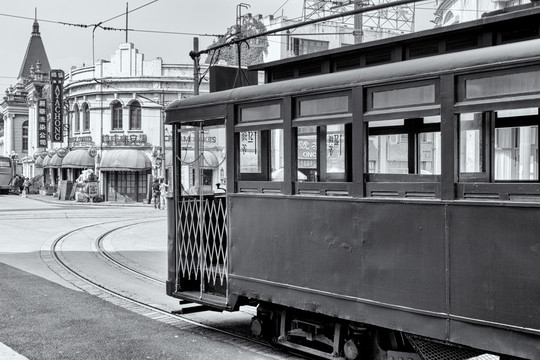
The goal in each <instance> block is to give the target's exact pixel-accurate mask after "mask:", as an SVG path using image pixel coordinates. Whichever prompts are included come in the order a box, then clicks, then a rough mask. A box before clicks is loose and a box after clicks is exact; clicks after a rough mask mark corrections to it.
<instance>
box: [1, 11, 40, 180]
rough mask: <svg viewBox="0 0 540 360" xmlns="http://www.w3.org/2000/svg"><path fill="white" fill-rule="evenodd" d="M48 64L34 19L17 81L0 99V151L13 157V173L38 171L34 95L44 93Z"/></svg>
mask: <svg viewBox="0 0 540 360" xmlns="http://www.w3.org/2000/svg"><path fill="white" fill-rule="evenodd" d="M50 70H51V67H50V65H49V60H48V58H47V53H46V52H45V46H44V45H43V40H42V38H41V33H40V31H39V24H38V22H37V20H36V21H34V24H33V26H32V34H31V37H30V40H29V42H28V46H27V49H26V53H25V55H24V58H23V61H22V64H21V68H20V71H19V74H18V77H17V83H16V84H15V85H13V86H10V87H9V88H8V89H6V91H5V96H4V97H3V99H2V100H1V101H0V111H1V114H2V116H1V117H0V154H2V155H9V156H12V157H13V158H15V159H17V173H19V174H24V175H25V176H28V177H33V176H36V175H39V174H41V168H39V167H38V168H36V167H35V166H34V164H35V160H36V159H37V157H38V156H39V150H40V149H39V146H38V141H37V136H36V134H37V128H36V122H35V121H34V120H35V118H36V102H35V101H36V99H38V98H41V97H43V96H45V94H46V92H47V86H48V82H49V72H50Z"/></svg>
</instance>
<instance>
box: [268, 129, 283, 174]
mask: <svg viewBox="0 0 540 360" xmlns="http://www.w3.org/2000/svg"><path fill="white" fill-rule="evenodd" d="M270 141H271V144H270V180H271V181H283V166H284V165H283V157H284V155H283V129H274V130H272V131H271V135H270Z"/></svg>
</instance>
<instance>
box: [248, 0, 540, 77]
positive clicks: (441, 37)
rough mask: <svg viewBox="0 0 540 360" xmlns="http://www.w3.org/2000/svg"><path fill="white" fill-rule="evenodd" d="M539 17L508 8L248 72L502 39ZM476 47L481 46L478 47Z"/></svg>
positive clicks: (536, 10) (528, 8)
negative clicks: (439, 44)
mask: <svg viewBox="0 0 540 360" xmlns="http://www.w3.org/2000/svg"><path fill="white" fill-rule="evenodd" d="M539 14H540V7H537V6H535V4H532V3H530V4H523V5H517V6H511V7H506V8H503V9H501V10H496V11H492V12H488V13H484V14H483V15H482V17H481V18H479V19H477V20H471V21H465V22H460V23H457V24H452V25H447V26H442V27H436V28H432V29H426V30H422V31H416V32H412V33H408V34H402V35H397V36H392V37H387V38H383V39H378V40H373V41H368V42H363V43H359V44H354V45H348V46H342V47H339V48H333V49H328V50H324V51H320V52H315V53H310V54H304V55H298V56H294V57H289V58H285V59H279V60H275V61H270V62H266V63H261V64H254V65H251V66H249V68H248V70H250V71H265V72H266V73H267V76H268V73H269V72H274V71H280V70H282V69H284V68H285V69H291V68H299V67H305V66H309V64H313V63H314V62H321V61H325V60H326V61H333V60H337V59H346V58H347V57H349V58H350V57H354V56H355V55H358V54H369V53H370V52H372V51H375V52H376V51H377V49H381V48H403V49H406V48H407V47H408V46H410V45H413V44H415V46H420V47H422V44H426V43H431V42H433V41H436V42H441V41H442V42H445V41H447V40H450V41H451V42H452V43H454V45H457V44H458V43H455V41H456V40H458V42H459V41H461V40H462V39H463V38H467V37H468V35H471V36H473V37H478V36H482V34H483V33H485V32H486V31H487V32H492V33H493V34H494V35H495V33H496V34H498V36H499V37H504V36H506V35H507V34H508V33H510V32H511V33H514V34H515V33H516V25H517V26H520V25H521V27H523V26H524V24H525V23H526V22H527V21H528V22H532V23H534V24H537V23H538V21H539V20H538V15H539ZM479 47H482V46H481V45H479ZM433 55H435V54H433Z"/></svg>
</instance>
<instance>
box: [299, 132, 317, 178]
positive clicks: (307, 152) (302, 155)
mask: <svg viewBox="0 0 540 360" xmlns="http://www.w3.org/2000/svg"><path fill="white" fill-rule="evenodd" d="M318 148H319V147H318V144H317V127H316V126H300V127H298V180H299V181H306V180H308V181H318V174H317V165H318V164H317V154H318V152H319V150H318Z"/></svg>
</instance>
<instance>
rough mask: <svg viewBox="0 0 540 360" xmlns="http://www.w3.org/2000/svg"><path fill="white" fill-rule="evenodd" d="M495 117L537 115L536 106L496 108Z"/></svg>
mask: <svg viewBox="0 0 540 360" xmlns="http://www.w3.org/2000/svg"><path fill="white" fill-rule="evenodd" d="M496 113H497V119H504V118H509V117H516V116H527V115H538V108H525V109H510V110H497V111H496Z"/></svg>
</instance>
